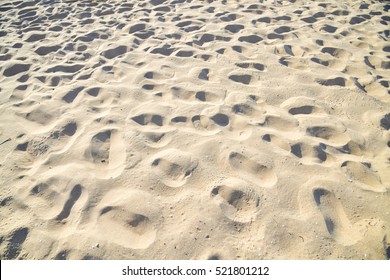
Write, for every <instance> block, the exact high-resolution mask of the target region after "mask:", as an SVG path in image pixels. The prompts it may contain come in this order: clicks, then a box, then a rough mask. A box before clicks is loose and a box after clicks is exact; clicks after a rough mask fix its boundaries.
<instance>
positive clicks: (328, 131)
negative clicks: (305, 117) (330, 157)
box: [306, 126, 351, 146]
mask: <svg viewBox="0 0 390 280" xmlns="http://www.w3.org/2000/svg"><path fill="white" fill-rule="evenodd" d="M306 133H307V134H308V135H310V136H313V137H317V138H321V139H323V140H326V141H327V142H329V143H331V144H334V145H339V146H340V145H345V144H347V143H348V142H349V141H350V140H351V139H350V138H349V136H348V135H347V134H346V132H344V131H339V130H338V129H336V128H333V127H331V126H312V127H309V128H307V129H306Z"/></svg>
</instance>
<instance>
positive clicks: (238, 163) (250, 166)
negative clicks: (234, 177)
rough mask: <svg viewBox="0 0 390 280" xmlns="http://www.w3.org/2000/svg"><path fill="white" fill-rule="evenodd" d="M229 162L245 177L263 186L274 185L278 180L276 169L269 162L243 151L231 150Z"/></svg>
mask: <svg viewBox="0 0 390 280" xmlns="http://www.w3.org/2000/svg"><path fill="white" fill-rule="evenodd" d="M228 162H229V165H230V167H231V168H232V169H233V170H234V171H236V172H237V173H238V174H239V175H241V176H242V177H243V179H247V180H249V181H251V182H252V183H254V184H256V185H259V186H261V187H266V188H270V187H273V186H274V185H275V184H276V182H277V180H278V179H277V176H276V173H275V171H274V170H273V168H272V167H270V166H269V165H268V164H262V163H260V162H258V161H257V160H254V159H250V158H248V157H246V156H245V155H243V154H241V153H238V152H235V151H232V152H230V153H229V155H228Z"/></svg>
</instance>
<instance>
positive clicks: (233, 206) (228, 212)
mask: <svg viewBox="0 0 390 280" xmlns="http://www.w3.org/2000/svg"><path fill="white" fill-rule="evenodd" d="M211 197H212V198H213V199H214V201H215V202H216V203H217V204H218V205H219V207H220V208H221V210H222V213H223V214H224V215H225V216H226V217H228V218H229V219H231V220H232V221H237V222H241V223H248V222H250V221H252V220H254V219H255V218H256V215H257V213H258V210H259V208H260V197H259V195H258V194H257V193H256V191H254V190H253V189H252V188H251V187H250V186H248V184H247V183H246V182H244V181H242V180H240V179H236V178H230V179H226V180H225V181H224V183H223V184H221V185H218V186H215V187H213V189H212V190H211Z"/></svg>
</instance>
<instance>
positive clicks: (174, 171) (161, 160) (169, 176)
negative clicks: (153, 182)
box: [151, 149, 198, 188]
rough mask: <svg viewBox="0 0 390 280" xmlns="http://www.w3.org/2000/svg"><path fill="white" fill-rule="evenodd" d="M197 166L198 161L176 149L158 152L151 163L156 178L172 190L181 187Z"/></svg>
mask: <svg viewBox="0 0 390 280" xmlns="http://www.w3.org/2000/svg"><path fill="white" fill-rule="evenodd" d="M197 166H198V161H197V160H196V159H194V157H193V156H192V155H191V154H190V153H187V152H183V151H180V150H177V149H168V150H164V151H162V152H159V153H158V154H156V155H155V156H154V157H153V161H152V163H151V167H152V172H153V173H154V174H155V175H156V178H159V180H160V181H161V182H163V183H164V184H165V185H167V186H169V187H172V188H177V187H181V186H183V185H184V184H185V183H186V182H187V179H188V178H189V177H190V176H191V175H192V173H193V172H194V170H195V169H196V167H197Z"/></svg>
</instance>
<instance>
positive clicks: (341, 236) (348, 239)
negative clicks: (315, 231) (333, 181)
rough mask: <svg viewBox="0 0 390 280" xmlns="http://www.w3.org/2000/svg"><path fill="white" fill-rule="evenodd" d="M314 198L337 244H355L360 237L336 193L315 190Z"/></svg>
mask: <svg viewBox="0 0 390 280" xmlns="http://www.w3.org/2000/svg"><path fill="white" fill-rule="evenodd" d="M313 198H314V201H315V203H316V205H317V207H318V209H319V210H320V212H321V214H322V216H323V218H324V222H325V226H326V229H327V231H328V233H329V234H330V236H331V237H332V238H333V239H334V240H335V241H336V242H338V243H340V244H343V245H346V246H348V245H353V244H355V243H356V242H357V241H358V239H359V238H360V236H359V234H358V233H357V232H355V231H354V229H353V227H352V225H351V223H350V221H349V219H348V218H347V216H346V214H345V212H344V209H343V206H342V205H341V203H340V201H339V200H338V199H337V197H336V196H335V195H334V193H333V192H331V191H329V190H327V189H324V188H315V189H313Z"/></svg>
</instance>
